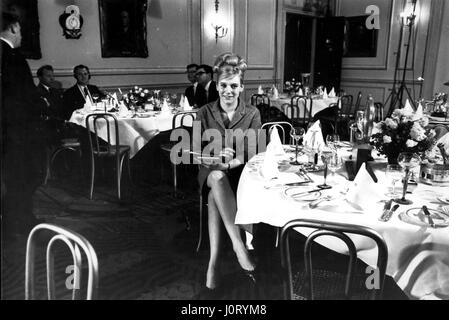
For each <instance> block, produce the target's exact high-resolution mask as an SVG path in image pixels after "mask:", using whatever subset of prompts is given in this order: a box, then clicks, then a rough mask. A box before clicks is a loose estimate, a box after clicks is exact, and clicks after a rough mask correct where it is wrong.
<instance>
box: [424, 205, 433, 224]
mask: <svg viewBox="0 0 449 320" xmlns="http://www.w3.org/2000/svg"><path fill="white" fill-rule="evenodd" d="M422 211H424V214H425V215H426V217H427V219H429V224H430V226H431V227H432V228H435V222H433V219H432V217H431V216H430V212H429V209H427V206H422Z"/></svg>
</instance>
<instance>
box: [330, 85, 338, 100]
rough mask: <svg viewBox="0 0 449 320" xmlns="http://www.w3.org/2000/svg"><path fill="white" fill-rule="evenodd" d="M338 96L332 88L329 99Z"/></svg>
mask: <svg viewBox="0 0 449 320" xmlns="http://www.w3.org/2000/svg"><path fill="white" fill-rule="evenodd" d="M336 96H337V95H336V94H335V89H334V87H332V90H331V92H329V98H335V97H336Z"/></svg>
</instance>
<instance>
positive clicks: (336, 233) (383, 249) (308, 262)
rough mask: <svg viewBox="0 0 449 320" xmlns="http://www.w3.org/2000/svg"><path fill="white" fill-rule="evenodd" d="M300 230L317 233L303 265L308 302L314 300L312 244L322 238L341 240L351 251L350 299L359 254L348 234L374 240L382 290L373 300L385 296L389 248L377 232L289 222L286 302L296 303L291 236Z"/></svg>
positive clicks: (284, 251) (284, 247) (284, 236)
mask: <svg viewBox="0 0 449 320" xmlns="http://www.w3.org/2000/svg"><path fill="white" fill-rule="evenodd" d="M298 227H306V228H312V229H317V230H315V231H313V232H312V233H311V234H310V235H309V236H308V237H307V240H306V242H305V245H304V264H305V271H306V279H308V285H309V292H308V294H309V297H308V298H309V299H311V300H313V298H314V292H313V277H312V251H311V245H312V243H313V241H314V240H315V239H316V238H318V237H320V236H333V237H336V238H338V239H341V240H342V241H343V242H344V243H345V244H346V246H347V247H348V251H349V264H348V272H347V275H346V285H345V297H346V298H347V299H349V298H350V297H351V289H352V288H351V285H352V280H353V276H354V275H353V273H354V270H355V266H356V260H357V252H356V247H355V244H354V242H353V241H352V240H351V238H349V236H348V235H347V234H354V235H361V236H365V237H367V238H370V239H372V240H374V242H375V243H376V245H377V248H378V253H377V268H378V269H377V270H378V271H379V288H378V289H377V288H376V289H373V291H372V294H371V299H373V300H374V299H379V298H381V296H382V291H383V286H384V280H385V272H386V268H387V261H388V248H387V245H386V243H385V240H384V239H383V237H382V236H381V235H380V234H379V233H377V232H376V231H374V230H372V229H370V228H367V227H363V226H357V225H350V224H340V223H332V222H327V221H318V220H308V219H297V220H292V221H290V222H288V223H287V224H286V225H285V226H284V227H283V228H282V231H281V263H282V267H283V273H284V294H285V298H286V299H293V296H294V292H293V277H292V266H291V259H290V248H289V239H288V236H289V233H290V232H291V231H294V232H297V231H295V230H294V229H295V228H298Z"/></svg>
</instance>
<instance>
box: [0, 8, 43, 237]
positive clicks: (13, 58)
mask: <svg viewBox="0 0 449 320" xmlns="http://www.w3.org/2000/svg"><path fill="white" fill-rule="evenodd" d="M1 26H2V29H1V32H0V39H1V41H0V42H1V48H0V49H1V52H2V65H1V74H2V77H1V82H2V105H1V110H2V111H1V112H2V115H1V118H2V144H1V148H2V152H1V154H2V170H1V173H2V175H1V178H2V185H3V186H4V187H5V189H6V192H5V194H4V198H3V197H2V233H6V234H18V233H19V234H23V235H25V234H27V233H28V232H29V231H30V230H31V228H32V227H34V225H36V224H37V220H36V219H35V217H34V215H33V212H32V196H33V194H34V192H35V190H36V188H37V187H38V186H39V184H40V183H42V179H43V169H44V166H43V164H44V161H43V158H44V154H43V151H42V150H43V148H42V142H43V141H42V139H41V128H42V121H41V113H42V109H43V104H42V100H40V99H39V94H38V92H37V89H36V86H35V85H34V82H33V77H32V75H31V70H30V67H29V66H28V63H27V61H26V60H25V58H24V57H23V56H22V55H21V54H20V53H19V51H18V50H17V48H18V47H20V45H21V42H22V35H21V27H20V23H19V19H18V17H17V16H16V15H14V14H12V13H9V12H3V13H2V25H1ZM2 189H3V188H2ZM2 193H3V190H2Z"/></svg>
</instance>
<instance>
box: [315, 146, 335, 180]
mask: <svg viewBox="0 0 449 320" xmlns="http://www.w3.org/2000/svg"><path fill="white" fill-rule="evenodd" d="M333 154H334V152H333V151H332V150H331V149H330V148H323V149H322V150H321V151H320V156H321V160H322V161H323V163H324V182H323V184H320V185H319V186H318V188H320V189H330V188H332V187H331V186H330V185H328V184H327V183H326V179H327V169H328V167H329V163H330V162H331V160H332V157H333Z"/></svg>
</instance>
